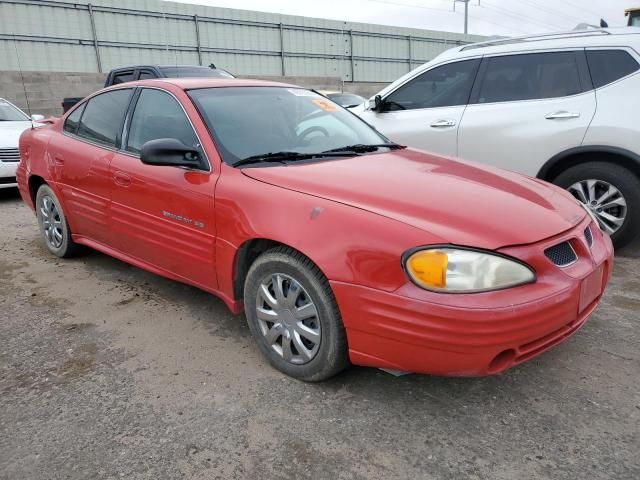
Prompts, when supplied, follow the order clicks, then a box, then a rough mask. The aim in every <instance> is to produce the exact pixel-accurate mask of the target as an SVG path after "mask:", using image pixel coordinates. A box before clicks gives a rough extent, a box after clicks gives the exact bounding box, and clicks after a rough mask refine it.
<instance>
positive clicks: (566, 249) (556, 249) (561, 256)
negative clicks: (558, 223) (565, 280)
mask: <svg viewBox="0 0 640 480" xmlns="http://www.w3.org/2000/svg"><path fill="white" fill-rule="evenodd" d="M544 254H545V255H546V256H547V258H548V259H549V260H551V261H552V262H553V263H555V264H556V265H557V266H559V267H568V266H569V265H571V264H572V263H574V262H576V261H577V260H578V256H577V255H576V252H575V251H574V250H573V247H572V246H571V244H570V243H569V242H562V243H559V244H558V245H554V246H553V247H549V248H547V249H546V250H545V251H544Z"/></svg>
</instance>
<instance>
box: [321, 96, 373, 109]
mask: <svg viewBox="0 0 640 480" xmlns="http://www.w3.org/2000/svg"><path fill="white" fill-rule="evenodd" d="M327 97H329V98H330V99H331V100H333V101H334V102H336V103H338V104H340V105H342V106H343V107H355V106H356V105H360V104H362V103H364V98H362V97H361V96H359V95H354V94H353V93H330V94H328V95H327Z"/></svg>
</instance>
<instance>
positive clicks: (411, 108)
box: [361, 59, 480, 156]
mask: <svg viewBox="0 0 640 480" xmlns="http://www.w3.org/2000/svg"><path fill="white" fill-rule="evenodd" d="M479 63H480V60H479V59H472V60H464V61H460V62H453V63H448V64H445V65H440V66H436V67H434V68H432V69H430V70H427V71H426V72H424V73H422V74H421V75H419V76H418V77H415V78H413V79H411V80H409V81H408V82H407V83H405V84H404V85H402V86H400V87H399V88H398V89H397V90H394V91H393V92H392V93H391V94H390V95H389V96H387V97H386V98H385V99H384V102H383V105H382V108H381V111H379V112H377V111H371V110H367V111H365V112H363V113H362V115H361V116H362V118H363V119H364V120H366V121H367V122H369V123H370V124H372V125H373V126H374V127H376V129H378V131H380V132H381V133H382V134H384V135H385V136H387V137H389V138H390V139H391V140H393V141H394V142H397V143H400V144H402V145H407V146H409V147H414V148H419V149H422V150H426V151H429V152H433V153H438V154H441V155H450V156H455V155H456V154H457V135H458V126H459V124H460V120H461V118H462V114H463V113H464V109H465V107H466V105H467V101H468V99H469V94H470V93H471V87H472V86H473V82H474V78H475V75H476V72H477V69H478V65H479Z"/></svg>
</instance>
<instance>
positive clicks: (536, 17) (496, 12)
mask: <svg viewBox="0 0 640 480" xmlns="http://www.w3.org/2000/svg"><path fill="white" fill-rule="evenodd" d="M173 1H179V2H181V3H194V4H198V5H211V6H218V7H229V8H240V9H244V10H259V11H265V12H273V13H282V14H289V15H302V16H307V17H319V18H330V19H334V20H346V21H352V22H365V23H378V24H382V25H393V26H400V27H413V28H425V29H430V30H444V31H449V32H460V33H462V32H463V28H464V14H463V12H464V4H463V3H456V11H455V12H454V11H453V3H454V2H453V0H322V1H318V0H268V1H267V0H173ZM629 7H640V0H469V33H475V34H478V35H507V36H513V35H524V34H531V33H543V32H550V31H559V30H571V29H573V28H574V27H575V26H576V25H577V24H578V23H581V22H586V23H590V24H598V23H599V22H600V18H604V19H605V20H606V21H607V22H608V23H609V26H611V27H614V26H623V25H626V19H625V17H624V10H625V9H626V8H629Z"/></svg>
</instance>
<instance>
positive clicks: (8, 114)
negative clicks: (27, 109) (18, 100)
mask: <svg viewBox="0 0 640 480" xmlns="http://www.w3.org/2000/svg"><path fill="white" fill-rule="evenodd" d="M27 120H29V117H27V116H26V115H25V114H24V113H22V112H21V111H20V110H18V109H17V108H16V107H14V106H13V105H12V104H10V103H9V102H6V101H4V100H0V122H25V121H27Z"/></svg>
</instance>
